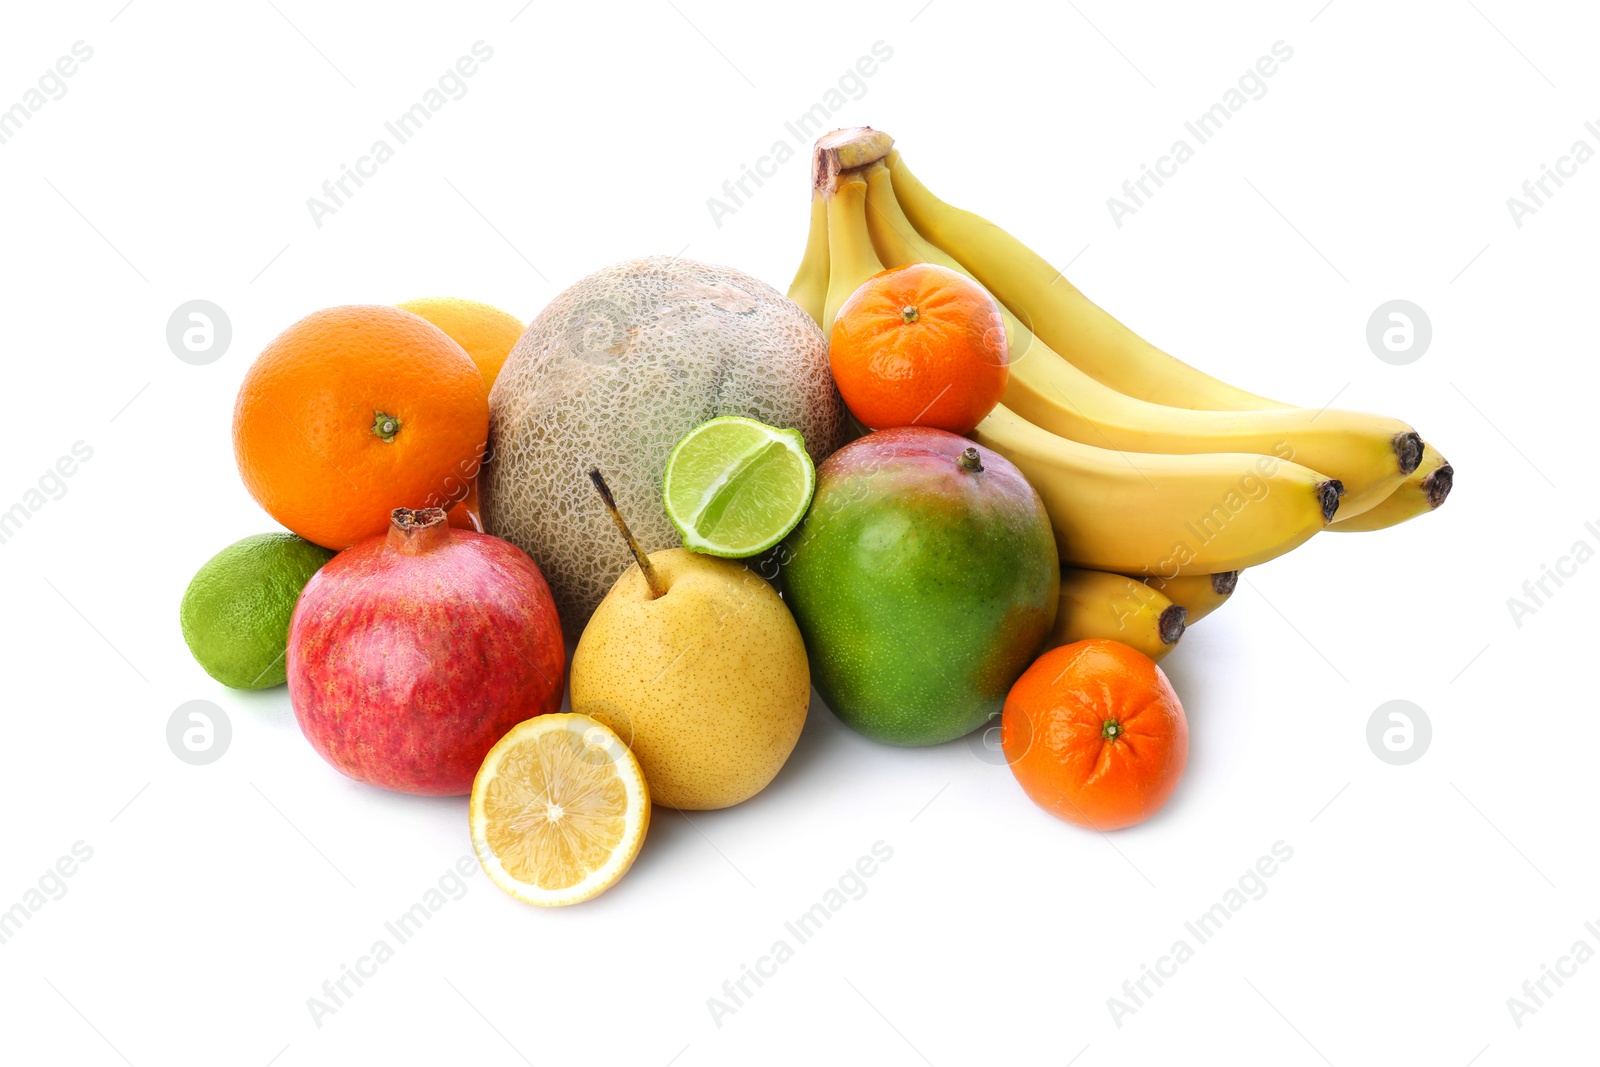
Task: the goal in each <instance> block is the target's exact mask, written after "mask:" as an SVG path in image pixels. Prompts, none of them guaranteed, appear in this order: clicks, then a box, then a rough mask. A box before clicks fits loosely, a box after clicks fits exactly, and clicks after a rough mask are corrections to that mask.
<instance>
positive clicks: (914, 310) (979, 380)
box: [828, 263, 1010, 433]
mask: <svg viewBox="0 0 1600 1067" xmlns="http://www.w3.org/2000/svg"><path fill="white" fill-rule="evenodd" d="M1009 355H1010V353H1009V349H1008V348H1007V345H1006V331H1005V323H1004V321H1003V320H1002V319H1001V317H1000V305H998V304H996V303H995V301H994V298H993V297H991V296H990V295H989V294H988V293H987V292H985V291H984V289H983V287H982V286H980V285H979V284H978V283H977V282H974V281H973V280H972V279H970V278H968V277H966V276H964V275H962V274H958V273H956V272H955V271H953V270H950V269H949V268H947V267H940V266H937V265H935V264H932V263H913V264H911V265H910V266H906V267H897V268H895V269H894V270H886V271H882V272H880V273H878V274H875V275H873V276H872V277H871V278H868V279H867V280H866V281H865V282H863V283H862V284H861V287H860V288H859V289H857V290H856V291H855V292H854V293H852V294H851V295H850V297H849V298H848V299H847V300H846V301H845V302H844V304H843V306H841V307H840V308H839V314H838V315H837V316H836V317H835V318H834V320H833V338H832V344H831V347H830V348H829V355H828V360H829V362H830V364H831V365H832V367H833V377H834V380H835V381H836V382H838V383H839V394H840V395H841V396H843V397H844V402H845V404H846V406H848V407H849V408H850V410H851V412H852V413H854V415H855V417H856V418H858V419H860V420H861V421H862V422H864V423H866V424H867V425H868V426H870V427H872V428H873V429H875V430H881V429H884V428H886V427H891V426H932V427H934V428H936V429H940V430H949V431H950V432H951V433H967V432H969V431H970V430H971V429H972V428H973V427H974V426H976V425H978V423H980V422H982V421H983V419H984V416H986V415H988V414H989V412H990V411H991V410H993V408H994V406H995V405H996V404H998V403H999V402H1000V395H1001V394H1002V393H1004V392H1005V391H1006V379H1007V377H1008V376H1009V371H1008V369H1007V365H1008V362H1009Z"/></svg>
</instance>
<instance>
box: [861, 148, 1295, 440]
mask: <svg viewBox="0 0 1600 1067" xmlns="http://www.w3.org/2000/svg"><path fill="white" fill-rule="evenodd" d="M888 165H889V168H890V170H891V172H892V173H893V175H894V191H895V195H896V196H898V197H899V199H900V205H901V206H902V207H903V208H905V211H906V214H907V215H908V216H910V218H911V221H912V222H913V223H914V224H915V225H916V228H917V229H918V230H920V231H921V232H922V233H923V234H924V235H925V236H926V237H927V238H928V240H929V241H931V242H933V243H934V244H935V245H938V246H939V247H940V248H942V249H944V250H945V251H947V252H949V253H950V254H951V255H953V256H955V258H957V259H958V260H960V261H961V263H962V264H963V265H964V266H965V267H966V268H967V269H968V270H970V271H971V272H972V273H973V274H974V275H975V276H976V277H977V278H978V279H979V280H980V281H981V282H982V283H983V284H984V285H985V286H987V287H988V288H989V291H990V292H992V293H993V294H994V295H995V299H997V300H999V301H1000V302H1001V303H1003V304H1005V305H1006V306H1007V307H1008V308H1010V309H1011V310H1012V312H1014V313H1015V314H1017V315H1022V316H1024V317H1026V318H1027V319H1028V320H1029V321H1030V322H1031V323H1032V325H1033V328H1034V330H1035V331H1037V333H1038V335H1039V336H1040V337H1041V338H1042V339H1043V340H1044V341H1045V343H1047V344H1048V345H1049V346H1050V347H1051V348H1052V349H1054V350H1055V351H1056V352H1058V353H1060V354H1061V355H1062V356H1063V357H1065V358H1066V359H1067V360H1069V361H1070V362H1071V363H1073V364H1074V365H1075V366H1077V367H1078V369H1080V370H1082V371H1084V372H1085V373H1087V374H1088V375H1090V376H1091V377H1093V378H1095V379H1097V380H1099V381H1101V382H1103V383H1105V384H1106V385H1108V386H1110V387H1111V388H1113V389H1117V390H1120V391H1121V392H1124V393H1126V394H1128V395H1129V396H1136V397H1139V398H1140V399H1142V400H1148V401H1150V402H1151V403H1155V404H1166V405H1168V406H1171V407H1177V408H1198V409H1209V410H1215V411H1251V410H1257V411H1259V410H1267V409H1270V408H1277V407H1284V406H1285V405H1283V404H1280V403H1278V402H1277V401H1275V400H1269V399H1267V398H1266V397H1263V396H1257V395H1255V394H1254V393H1249V392H1246V391H1245V390H1243V389H1239V388H1237V387H1235V386H1232V385H1229V384H1228V383H1227V382H1224V381H1220V380H1218V379H1216V378H1213V377H1211V375H1209V374H1206V373H1205V372H1204V371H1200V370H1197V369H1196V368H1194V367H1191V366H1189V364H1187V363H1184V362H1183V361H1182V360H1180V359H1177V358H1176V357H1174V356H1170V355H1168V354H1167V353H1165V352H1163V351H1162V350H1161V349H1159V348H1157V347H1156V346H1155V345H1153V344H1151V343H1150V342H1148V341H1146V340H1145V339H1144V338H1142V337H1140V336H1139V335H1138V334H1136V333H1134V332H1133V331H1132V330H1130V329H1128V327H1126V326H1124V325H1123V324H1122V323H1121V322H1119V321H1118V320H1117V319H1116V318H1115V317H1113V316H1112V315H1111V314H1109V313H1108V312H1106V311H1105V310H1103V309H1102V308H1101V307H1100V306H1099V305H1097V304H1095V303H1094V302H1093V301H1092V300H1090V299H1089V298H1088V297H1086V296H1084V295H1083V293H1081V292H1079V291H1078V289H1077V287H1075V286H1074V285H1073V284H1072V283H1071V282H1069V281H1067V279H1066V278H1065V277H1063V276H1062V274H1061V272H1060V271H1058V270H1056V269H1055V268H1054V267H1052V266H1051V265H1050V264H1049V263H1047V262H1045V260H1044V258H1043V257H1041V256H1040V255H1039V254H1038V253H1037V252H1035V251H1034V250H1033V249H1031V248H1029V247H1028V246H1027V245H1025V244H1023V243H1022V242H1021V241H1019V240H1017V239H1016V238H1015V237H1013V236H1011V235H1010V234H1009V233H1007V232H1006V231H1005V230H1003V229H1001V228H1000V227H999V226H996V225H995V224H994V223H992V222H990V221H989V220H988V219H986V218H983V217H982V216H981V215H975V214H973V213H972V212H970V211H963V210H962V209H960V208H958V207H953V206H951V205H950V204H947V203H945V202H944V201H943V200H940V199H939V198H938V197H936V196H934V195H933V194H932V193H931V192H929V191H928V189H927V187H926V186H924V185H923V184H922V183H921V182H920V181H918V180H917V179H916V177H915V176H914V175H913V174H912V173H911V171H910V169H908V168H907V167H906V165H905V161H904V160H903V159H901V158H900V153H899V152H898V151H891V152H890V153H889V156H888Z"/></svg>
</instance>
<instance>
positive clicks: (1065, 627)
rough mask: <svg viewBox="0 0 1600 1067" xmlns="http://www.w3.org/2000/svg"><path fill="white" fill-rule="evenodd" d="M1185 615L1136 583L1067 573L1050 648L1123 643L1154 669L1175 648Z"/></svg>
mask: <svg viewBox="0 0 1600 1067" xmlns="http://www.w3.org/2000/svg"><path fill="white" fill-rule="evenodd" d="M1187 622H1188V610H1187V609H1186V608H1184V607H1183V605H1181V604H1178V603H1176V602H1175V601H1173V600H1172V599H1171V598H1170V597H1167V596H1165V595H1163V594H1162V593H1158V592H1157V591H1156V589H1155V588H1154V587H1152V586H1150V585H1146V584H1145V583H1143V582H1141V581H1139V580H1138V579H1137V578H1128V577H1125V576H1124V575H1121V574H1108V573H1106V572H1105V571H1086V570H1079V569H1077V568H1076V567H1065V568H1063V569H1062V571H1061V606H1060V608H1058V609H1057V611H1056V624H1055V626H1054V627H1053V628H1052V629H1051V631H1050V640H1049V641H1048V642H1046V643H1047V644H1048V645H1050V646H1051V647H1055V646H1057V645H1070V644H1072V643H1073V642H1074V641H1083V640H1085V639H1087V638H1091V637H1104V638H1109V639H1111V640H1114V641H1121V642H1122V643H1123V644H1125V645H1131V646H1132V647H1134V648H1136V649H1138V650H1139V651H1140V652H1143V653H1144V654H1145V655H1147V656H1149V657H1150V658H1151V659H1152V660H1155V661H1156V662H1157V663H1159V662H1161V660H1162V659H1163V658H1165V657H1166V654H1167V653H1168V652H1171V651H1172V650H1173V649H1174V648H1177V647H1178V639H1179V638H1181V637H1182V636H1183V631H1184V627H1185V625H1186V624H1187Z"/></svg>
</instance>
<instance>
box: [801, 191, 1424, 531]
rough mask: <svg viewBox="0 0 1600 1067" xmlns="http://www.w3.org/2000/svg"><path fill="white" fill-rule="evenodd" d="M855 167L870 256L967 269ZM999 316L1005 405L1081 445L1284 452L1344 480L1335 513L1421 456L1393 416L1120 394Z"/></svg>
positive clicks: (1401, 474)
mask: <svg viewBox="0 0 1600 1067" xmlns="http://www.w3.org/2000/svg"><path fill="white" fill-rule="evenodd" d="M864 174H865V179H866V182H867V211H866V217H867V228H868V230H869V232H870V233H871V236H872V241H873V243H874V246H875V248H876V250H877V253H878V257H879V259H880V260H882V261H883V262H884V263H886V264H888V265H891V266H897V267H898V266H904V265H905V264H906V263H912V262H927V263H937V264H939V265H940V266H945V267H949V268H950V269H952V270H956V271H959V272H961V273H963V274H967V275H968V276H969V277H971V274H970V273H969V272H968V271H967V270H966V268H965V267H963V266H962V265H961V264H960V263H959V262H957V261H956V260H955V259H953V258H951V257H950V256H949V255H948V254H946V253H945V252H943V251H942V250H940V249H939V248H937V247H936V246H934V245H932V244H929V243H928V242H927V240H925V239H924V237H923V236H922V235H921V234H920V233H919V232H918V231H917V229H916V227H915V226H913V224H912V220H910V219H909V218H907V217H906V215H905V213H904V211H903V210H902V209H901V204H900V203H899V201H898V199H897V198H896V196H895V191H896V190H895V186H894V184H893V179H892V177H891V172H890V170H889V169H888V167H887V166H885V165H884V164H883V163H881V162H878V163H874V164H871V165H868V166H867V167H865V168H864ZM829 239H830V241H831V240H832V239H833V232H832V227H831V224H830V231H829ZM975 280H976V279H975ZM980 284H982V283H981V282H980ZM1001 315H1002V318H1004V320H1005V324H1006V335H1007V339H1008V341H1009V342H1010V347H1011V366H1010V379H1009V381H1008V382H1007V385H1006V392H1005V396H1004V398H1003V401H1004V403H1005V405H1006V406H1007V407H1009V408H1011V410H1013V411H1015V412H1016V413H1017V414H1018V415H1021V416H1022V417H1023V418H1025V419H1027V420H1028V421H1029V422H1032V423H1033V424H1034V425H1036V426H1039V427H1041V428H1043V429H1046V430H1049V431H1050V432H1051V433H1054V434H1057V435H1059V436H1061V437H1065V438H1068V439H1070V440H1073V441H1077V442H1079V443H1081V444H1087V445H1094V446H1096V447H1101V448H1110V449H1114V450H1116V451H1119V452H1131V453H1180V454H1181V453H1198V452H1255V453H1258V454H1261V455H1276V456H1279V457H1280V458H1286V459H1287V458H1292V459H1293V460H1294V461H1295V462H1296V463H1300V464H1303V465H1305V466H1307V467H1311V468H1313V469H1315V470H1319V471H1323V472H1325V473H1327V474H1328V475H1330V476H1332V477H1334V478H1337V479H1338V480H1339V481H1340V482H1341V483H1342V484H1343V485H1344V487H1345V491H1346V493H1347V494H1348V495H1347V496H1346V498H1345V499H1344V501H1343V502H1342V503H1341V511H1344V512H1345V513H1347V514H1350V513H1359V512H1361V511H1364V510H1366V509H1367V508H1369V507H1372V506H1373V505H1375V504H1377V503H1378V502H1379V501H1381V500H1383V499H1384V497H1386V496H1388V495H1389V494H1390V493H1391V492H1392V491H1393V490H1394V489H1395V487H1397V486H1398V485H1399V484H1400V483H1401V482H1403V481H1404V480H1405V478H1406V476H1407V475H1408V474H1410V473H1411V472H1412V471H1413V470H1415V469H1416V466H1417V463H1418V461H1420V460H1421V458H1422V439H1421V438H1420V437H1418V436H1417V434H1416V433H1415V432H1414V431H1413V430H1412V429H1411V428H1410V427H1409V426H1407V425H1406V424H1405V423H1403V422H1400V421H1399V420H1397V419H1389V418H1384V417H1382V416H1377V415H1365V414H1361V413H1358V412H1351V411H1339V410H1335V409H1323V410H1320V411H1319V410H1316V409H1313V408H1270V409H1264V410H1259V411H1197V410H1192V409H1186V408H1175V407H1168V406H1164V405H1159V404H1151V403H1149V402H1147V401H1143V400H1139V399H1136V398H1134V397H1130V396H1127V395H1125V394H1123V393H1120V392H1118V391H1116V390H1115V389H1112V388H1110V387H1108V386H1106V385H1103V384H1101V383H1100V382H1098V381H1096V380H1095V379H1094V378H1092V377H1090V376H1089V375H1087V374H1085V373H1083V372H1082V371H1081V370H1079V369H1078V368H1076V367H1074V366H1073V365H1072V364H1071V363H1070V362H1068V361H1067V360H1065V359H1062V358H1060V357H1059V356H1058V355H1056V354H1055V353H1054V352H1053V351H1052V349H1051V348H1050V347H1049V346H1048V345H1046V344H1045V343H1044V342H1043V341H1041V340H1040V339H1039V338H1038V337H1037V336H1036V335H1034V334H1032V333H1031V332H1030V331H1029V330H1028V328H1027V327H1026V326H1024V325H1023V324H1022V323H1021V322H1019V321H1018V320H1017V318H1016V316H1015V315H1013V314H1012V313H1011V312H1010V311H1009V310H1008V309H1006V308H1005V307H1004V306H1003V305H1002V308H1001Z"/></svg>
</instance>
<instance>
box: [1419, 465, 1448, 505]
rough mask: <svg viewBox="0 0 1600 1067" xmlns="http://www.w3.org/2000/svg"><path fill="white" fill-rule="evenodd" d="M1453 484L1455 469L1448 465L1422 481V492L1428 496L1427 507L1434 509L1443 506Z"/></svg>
mask: <svg viewBox="0 0 1600 1067" xmlns="http://www.w3.org/2000/svg"><path fill="white" fill-rule="evenodd" d="M1455 484H1456V469H1455V468H1454V467H1452V466H1450V464H1448V463H1446V464H1444V465H1443V466H1441V467H1440V468H1439V469H1438V470H1436V471H1434V472H1433V473H1432V474H1430V475H1428V476H1427V477H1426V478H1424V479H1422V491H1423V492H1424V493H1426V494H1427V495H1428V506H1429V507H1430V508H1436V507H1438V506H1439V505H1440V504H1443V503H1444V499H1445V497H1447V496H1449V495H1450V490H1451V489H1452V488H1454V486H1455Z"/></svg>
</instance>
